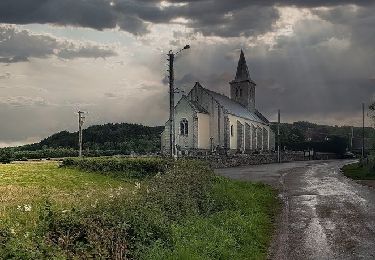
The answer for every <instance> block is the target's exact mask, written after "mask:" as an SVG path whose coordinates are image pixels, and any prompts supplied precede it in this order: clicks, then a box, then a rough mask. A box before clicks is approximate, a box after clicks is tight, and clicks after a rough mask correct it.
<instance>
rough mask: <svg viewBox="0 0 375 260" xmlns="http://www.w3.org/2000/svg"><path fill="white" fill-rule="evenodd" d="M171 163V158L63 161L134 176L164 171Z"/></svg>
mask: <svg viewBox="0 0 375 260" xmlns="http://www.w3.org/2000/svg"><path fill="white" fill-rule="evenodd" d="M170 165H171V162H170V161H169V160H167V159H162V158H68V159H65V160H63V163H62V166H63V167H74V168H78V169H80V170H83V171H94V172H100V173H102V174H106V175H113V174H114V175H116V176H120V177H132V178H144V177H146V176H154V175H155V174H157V173H164V172H165V171H166V170H167V169H168V168H169V166H170Z"/></svg>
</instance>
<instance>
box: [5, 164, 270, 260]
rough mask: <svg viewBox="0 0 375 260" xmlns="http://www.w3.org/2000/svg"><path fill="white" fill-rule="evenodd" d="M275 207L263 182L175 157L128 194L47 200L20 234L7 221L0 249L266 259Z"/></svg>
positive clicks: (22, 254) (23, 255) (19, 253)
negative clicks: (73, 204) (65, 206)
mask: <svg viewBox="0 0 375 260" xmlns="http://www.w3.org/2000/svg"><path fill="white" fill-rule="evenodd" d="M142 167H143V166H142ZM132 170H134V169H132ZM83 174H88V175H89V174H90V173H83ZM121 176H125V175H121ZM275 206H277V199H276V194H275V192H274V191H273V190H271V189H270V188H269V187H267V186H265V185H261V184H251V183H245V182H239V181H231V180H228V179H225V178H223V177H217V176H215V175H214V174H213V172H212V170H211V169H210V168H208V167H207V166H206V165H205V164H204V163H201V162H197V161H179V162H177V163H176V164H174V165H171V167H169V168H168V169H167V170H166V171H164V172H159V173H156V174H155V175H154V176H153V177H151V178H148V179H147V181H139V182H136V183H135V186H134V189H133V192H132V194H131V195H129V194H120V195H118V196H116V197H113V198H112V199H111V200H105V201H100V200H99V201H98V203H97V204H96V205H95V206H93V207H83V208H81V207H79V208H73V209H72V210H69V211H62V210H61V209H60V208H58V207H56V205H54V203H53V202H51V201H49V200H48V199H46V200H45V202H44V203H43V204H41V206H40V207H39V208H38V209H37V211H38V218H37V219H34V221H35V225H34V228H33V229H32V230H27V232H28V233H27V235H25V234H26V233H25V232H18V231H17V232H13V231H14V230H13V228H14V225H15V223H14V222H13V223H10V224H11V225H7V224H6V223H4V224H5V225H2V226H1V227H0V255H2V256H4V257H6V258H16V259H52V258H55V259H249V258H250V259H265V258H266V254H267V247H268V245H269V242H270V238H271V234H272V230H273V224H272V222H273V216H274V214H275V212H276V209H277V207H275ZM18 224H19V225H22V223H18Z"/></svg>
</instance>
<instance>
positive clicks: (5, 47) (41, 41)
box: [0, 26, 116, 63]
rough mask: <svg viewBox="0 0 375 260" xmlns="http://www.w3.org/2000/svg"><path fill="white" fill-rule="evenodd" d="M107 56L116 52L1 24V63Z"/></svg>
mask: <svg viewBox="0 0 375 260" xmlns="http://www.w3.org/2000/svg"><path fill="white" fill-rule="evenodd" d="M53 55H54V56H57V57H60V58H63V59H74V58H105V57H111V56H114V55H116V53H115V52H114V51H113V50H111V49H109V48H107V47H103V46H98V45H93V44H89V43H81V42H72V41H67V40H61V39H57V38H54V37H52V36H50V35H40V34H32V33H31V32H29V31H27V30H21V31H20V30H18V29H17V28H16V27H15V26H0V63H17V62H26V61H28V60H29V58H47V57H50V56H53Z"/></svg>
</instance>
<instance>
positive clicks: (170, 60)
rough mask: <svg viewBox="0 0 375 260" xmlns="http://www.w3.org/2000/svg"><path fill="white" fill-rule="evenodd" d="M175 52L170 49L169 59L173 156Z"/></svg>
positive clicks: (170, 140) (170, 129) (172, 149)
mask: <svg viewBox="0 0 375 260" xmlns="http://www.w3.org/2000/svg"><path fill="white" fill-rule="evenodd" d="M174 55H175V54H174V53H173V52H172V51H169V53H168V61H169V64H168V65H169V68H168V72H169V145H170V153H171V157H174V155H175V137H174V136H175V134H174V70H173V62H174Z"/></svg>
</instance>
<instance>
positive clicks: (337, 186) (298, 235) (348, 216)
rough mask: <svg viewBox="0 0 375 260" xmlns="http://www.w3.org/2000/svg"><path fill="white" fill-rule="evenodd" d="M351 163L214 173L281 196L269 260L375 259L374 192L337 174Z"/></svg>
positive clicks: (259, 166)
mask: <svg viewBox="0 0 375 260" xmlns="http://www.w3.org/2000/svg"><path fill="white" fill-rule="evenodd" d="M348 162H350V161H314V162H294V163H284V164H270V165H257V166H248V167H238V168H229V169H218V170H216V172H217V173H218V174H220V175H223V176H227V177H230V178H233V179H241V180H251V181H260V182H264V183H267V184H270V185H272V186H274V187H276V188H277V189H279V191H280V194H279V196H280V198H281V199H282V201H283V210H282V213H281V215H280V217H279V221H278V225H277V226H278V228H277V232H276V234H275V237H274V241H273V244H272V246H271V249H270V253H269V255H270V259H319V260H322V259H340V260H341V259H343V260H344V259H375V189H373V188H369V187H366V186H362V185H360V184H358V183H356V182H354V181H352V180H350V179H348V178H346V177H345V176H343V175H342V174H341V173H340V168H341V167H342V166H343V165H344V164H347V163H348Z"/></svg>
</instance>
